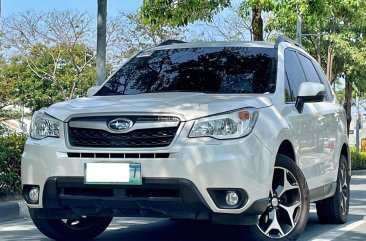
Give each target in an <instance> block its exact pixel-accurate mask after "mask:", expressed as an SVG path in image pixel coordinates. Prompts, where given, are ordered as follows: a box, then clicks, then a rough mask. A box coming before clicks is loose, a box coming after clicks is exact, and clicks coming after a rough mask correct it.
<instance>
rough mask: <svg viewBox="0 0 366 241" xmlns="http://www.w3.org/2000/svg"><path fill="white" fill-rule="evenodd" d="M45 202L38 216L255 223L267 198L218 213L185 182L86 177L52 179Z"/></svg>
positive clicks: (45, 193)
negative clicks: (92, 180) (104, 181)
mask: <svg viewBox="0 0 366 241" xmlns="http://www.w3.org/2000/svg"><path fill="white" fill-rule="evenodd" d="M25 189H26V186H25ZM24 194H25V195H26V193H25V192H24ZM25 199H27V197H26V196H25ZM42 203H43V208H42V209H41V210H42V211H41V212H38V213H39V214H38V215H39V218H47V219H59V218H74V217H75V218H76V217H77V216H102V217H119V216H121V217H137V216H142V217H174V218H184V219H200V220H211V221H212V222H213V223H225V224H227V223H235V224H256V222H257V218H258V215H259V214H261V213H262V212H263V211H264V210H265V209H266V207H267V204H268V199H267V198H265V199H263V200H257V201H256V202H254V203H253V204H252V205H251V207H249V208H248V209H247V210H246V211H245V213H243V214H241V215H233V214H217V213H213V212H212V211H211V210H210V208H209V207H208V205H207V203H206V202H205V200H204V199H203V197H202V196H201V195H200V193H199V191H198V189H197V188H196V187H195V185H194V184H193V183H192V182H191V181H189V180H186V179H160V178H159V179H148V178H144V179H143V184H142V185H139V186H135V185H134V186H132V185H86V184H84V178H83V177H51V178H49V179H48V180H47V181H46V184H45V186H44V195H43V197H42Z"/></svg>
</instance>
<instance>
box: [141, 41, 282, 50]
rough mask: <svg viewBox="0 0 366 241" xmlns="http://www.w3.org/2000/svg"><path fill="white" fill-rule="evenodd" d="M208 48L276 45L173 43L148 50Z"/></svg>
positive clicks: (268, 44) (267, 45)
mask: <svg viewBox="0 0 366 241" xmlns="http://www.w3.org/2000/svg"><path fill="white" fill-rule="evenodd" d="M207 47H209V48H210V47H211V48H214V47H257V48H274V47H275V44H274V43H270V42H264V41H214V42H193V43H184V42H183V43H172V44H168V45H158V46H155V47H152V48H149V49H147V50H164V49H178V48H207Z"/></svg>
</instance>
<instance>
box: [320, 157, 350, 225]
mask: <svg viewBox="0 0 366 241" xmlns="http://www.w3.org/2000/svg"><path fill="white" fill-rule="evenodd" d="M350 180H351V177H350V175H349V171H348V164H347V159H346V157H345V156H343V155H341V157H340V159H339V168H338V178H337V188H336V192H335V193H334V195H333V196H332V197H329V198H327V199H324V200H320V201H318V202H316V212H317V214H318V219H319V222H320V223H329V224H342V223H345V222H347V218H348V211H349V199H350V198H349V197H350Z"/></svg>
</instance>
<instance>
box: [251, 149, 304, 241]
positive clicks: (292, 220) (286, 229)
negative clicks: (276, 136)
mask: <svg viewBox="0 0 366 241" xmlns="http://www.w3.org/2000/svg"><path fill="white" fill-rule="evenodd" d="M308 193H309V191H308V187H307V184H306V180H305V177H304V175H303V173H302V171H301V170H300V168H299V167H298V166H297V165H296V163H295V162H294V161H293V160H291V159H290V158H288V157H286V156H283V155H280V154H279V155H278V156H277V158H276V164H275V167H274V174H273V181H272V189H271V190H270V193H269V197H268V200H269V202H268V207H267V209H266V210H265V212H264V213H263V214H262V215H261V216H260V218H259V223H258V225H256V226H252V227H250V230H251V233H252V236H253V238H254V239H255V240H266V241H268V240H274V239H276V240H296V239H297V238H298V237H299V236H300V234H301V233H302V232H303V230H304V228H305V225H306V222H307V219H308V213H309V206H310V202H309V194H308Z"/></svg>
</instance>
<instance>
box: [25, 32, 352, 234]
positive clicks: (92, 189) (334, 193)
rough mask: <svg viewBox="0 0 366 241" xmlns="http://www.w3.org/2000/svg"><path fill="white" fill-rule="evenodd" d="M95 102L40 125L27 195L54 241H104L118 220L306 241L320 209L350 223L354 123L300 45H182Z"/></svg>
mask: <svg viewBox="0 0 366 241" xmlns="http://www.w3.org/2000/svg"><path fill="white" fill-rule="evenodd" d="M93 91H94V93H92V94H90V93H89V94H90V97H89V98H81V99H75V100H70V101H66V102H62V103H58V104H55V105H53V106H51V107H49V108H47V109H44V110H40V111H37V112H35V113H34V116H33V120H32V129H31V133H30V138H29V139H28V140H27V143H26V146H25V150H24V154H23V157H22V183H23V193H24V199H25V200H26V202H27V203H28V206H29V211H30V214H31V217H32V219H33V222H34V223H35V225H36V226H37V228H38V229H39V230H40V231H41V232H42V233H44V234H45V235H46V236H48V237H50V238H53V239H57V240H84V239H92V238H94V237H95V236H97V235H99V234H100V233H102V232H103V231H104V230H105V229H106V228H107V227H108V225H109V223H110V222H111V220H112V218H113V217H134V216H144V217H170V218H178V219H201V220H211V221H212V222H213V223H220V224H241V225H251V226H250V228H249V230H250V233H251V234H252V235H253V236H254V237H255V239H257V240H273V239H279V240H295V239H297V237H298V236H299V235H300V233H301V232H302V231H303V229H304V227H305V225H306V221H307V218H308V212H309V203H310V202H315V203H316V207H317V213H318V217H319V220H320V222H322V223H344V222H346V219H347V216H348V207H349V182H350V170H351V162H350V154H349V148H348V139H347V131H346V130H347V127H346V118H345V113H344V110H343V108H342V107H341V106H340V105H339V104H338V102H337V100H336V98H335V96H334V94H333V92H332V90H331V88H330V86H329V84H328V81H327V79H326V77H325V76H324V73H323V71H322V70H321V67H320V66H319V65H318V63H317V62H316V61H315V60H314V59H313V58H312V57H311V56H310V55H309V54H308V53H306V51H304V49H302V48H301V47H300V46H297V45H296V44H295V43H293V42H292V41H290V40H289V39H287V38H285V37H280V38H279V39H278V40H277V41H276V43H265V42H212V43H181V42H178V41H168V42H165V43H163V44H161V45H159V46H156V47H153V48H149V49H146V50H143V51H141V52H140V53H138V54H137V55H135V56H134V57H133V58H131V59H130V60H129V61H128V62H127V63H125V64H124V65H123V66H122V67H121V68H120V69H119V70H117V71H116V72H115V73H114V74H113V75H112V76H111V77H110V78H109V79H108V80H107V81H106V82H105V83H104V84H103V85H102V86H101V87H99V88H98V89H97V90H96V89H95V88H94V89H91V90H90V92H93ZM243 239H244V237H243Z"/></svg>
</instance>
